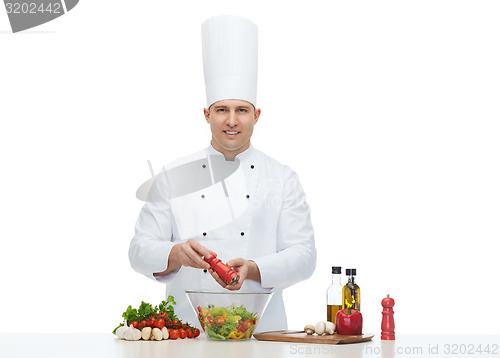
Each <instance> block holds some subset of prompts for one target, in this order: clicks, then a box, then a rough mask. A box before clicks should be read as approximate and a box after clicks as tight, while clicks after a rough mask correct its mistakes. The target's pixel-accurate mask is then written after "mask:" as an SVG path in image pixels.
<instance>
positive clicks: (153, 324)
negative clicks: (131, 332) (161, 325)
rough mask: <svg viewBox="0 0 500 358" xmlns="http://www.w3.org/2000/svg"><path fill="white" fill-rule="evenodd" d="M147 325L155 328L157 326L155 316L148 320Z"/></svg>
mask: <svg viewBox="0 0 500 358" xmlns="http://www.w3.org/2000/svg"><path fill="white" fill-rule="evenodd" d="M146 326H148V327H151V328H154V326H155V319H154V317H151V318H150V319H149V320H148V321H147V322H146Z"/></svg>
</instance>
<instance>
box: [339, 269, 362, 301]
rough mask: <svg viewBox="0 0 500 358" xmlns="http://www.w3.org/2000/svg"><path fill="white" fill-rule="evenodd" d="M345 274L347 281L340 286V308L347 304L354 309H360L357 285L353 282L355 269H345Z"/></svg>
mask: <svg viewBox="0 0 500 358" xmlns="http://www.w3.org/2000/svg"><path fill="white" fill-rule="evenodd" d="M345 274H346V276H347V283H346V284H345V285H344V287H343V288H342V308H347V307H348V305H347V304H349V305H351V307H352V308H354V309H355V310H358V311H360V307H361V301H360V299H361V297H360V290H359V286H358V285H356V283H355V282H354V276H356V269H346V270H345Z"/></svg>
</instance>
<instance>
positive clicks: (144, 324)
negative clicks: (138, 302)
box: [138, 319, 146, 328]
mask: <svg viewBox="0 0 500 358" xmlns="http://www.w3.org/2000/svg"><path fill="white" fill-rule="evenodd" d="M144 327H146V320H145V319H143V320H142V321H140V322H139V327H138V328H144Z"/></svg>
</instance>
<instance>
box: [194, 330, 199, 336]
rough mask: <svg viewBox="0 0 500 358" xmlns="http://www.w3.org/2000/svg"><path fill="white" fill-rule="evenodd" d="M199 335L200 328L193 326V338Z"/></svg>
mask: <svg viewBox="0 0 500 358" xmlns="http://www.w3.org/2000/svg"><path fill="white" fill-rule="evenodd" d="M199 335H200V330H199V329H198V328H195V329H194V336H195V338H196V337H198V336H199Z"/></svg>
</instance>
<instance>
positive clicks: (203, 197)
mask: <svg viewBox="0 0 500 358" xmlns="http://www.w3.org/2000/svg"><path fill="white" fill-rule="evenodd" d="M201 198H202V199H205V194H202V195H201ZM246 198H247V199H250V195H248V194H247V195H246Z"/></svg>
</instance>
